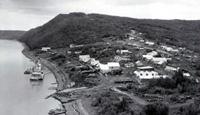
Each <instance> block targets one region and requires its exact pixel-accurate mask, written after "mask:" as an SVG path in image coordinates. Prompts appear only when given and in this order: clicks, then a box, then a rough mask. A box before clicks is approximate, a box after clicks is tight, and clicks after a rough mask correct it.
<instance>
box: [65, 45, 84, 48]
mask: <svg viewBox="0 0 200 115" xmlns="http://www.w3.org/2000/svg"><path fill="white" fill-rule="evenodd" d="M83 46H84V45H75V44H70V45H69V47H70V48H80V47H83Z"/></svg>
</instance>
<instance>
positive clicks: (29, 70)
mask: <svg viewBox="0 0 200 115" xmlns="http://www.w3.org/2000/svg"><path fill="white" fill-rule="evenodd" d="M32 71H33V69H32V68H29V69H27V70H26V71H25V72H24V74H31V73H32Z"/></svg>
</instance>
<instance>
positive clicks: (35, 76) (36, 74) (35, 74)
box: [30, 71, 44, 81]
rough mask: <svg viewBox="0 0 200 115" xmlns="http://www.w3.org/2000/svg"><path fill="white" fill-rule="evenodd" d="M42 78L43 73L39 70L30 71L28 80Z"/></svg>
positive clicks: (39, 79)
mask: <svg viewBox="0 0 200 115" xmlns="http://www.w3.org/2000/svg"><path fill="white" fill-rule="evenodd" d="M43 79H44V73H43V72H41V71H35V72H32V74H31V77H30V80H31V81H41V80H43Z"/></svg>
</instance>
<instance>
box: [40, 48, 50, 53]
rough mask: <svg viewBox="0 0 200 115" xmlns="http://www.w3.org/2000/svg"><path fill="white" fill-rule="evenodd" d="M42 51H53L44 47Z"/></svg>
mask: <svg viewBox="0 0 200 115" xmlns="http://www.w3.org/2000/svg"><path fill="white" fill-rule="evenodd" d="M41 50H42V51H45V52H46V51H49V50H51V48H50V47H42V49H41Z"/></svg>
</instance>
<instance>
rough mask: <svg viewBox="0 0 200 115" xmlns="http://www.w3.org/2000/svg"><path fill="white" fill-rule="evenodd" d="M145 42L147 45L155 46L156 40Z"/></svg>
mask: <svg viewBox="0 0 200 115" xmlns="http://www.w3.org/2000/svg"><path fill="white" fill-rule="evenodd" d="M145 44H146V45H149V46H153V45H154V44H155V43H154V42H151V41H146V42H145Z"/></svg>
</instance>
